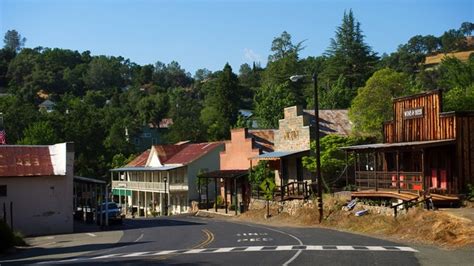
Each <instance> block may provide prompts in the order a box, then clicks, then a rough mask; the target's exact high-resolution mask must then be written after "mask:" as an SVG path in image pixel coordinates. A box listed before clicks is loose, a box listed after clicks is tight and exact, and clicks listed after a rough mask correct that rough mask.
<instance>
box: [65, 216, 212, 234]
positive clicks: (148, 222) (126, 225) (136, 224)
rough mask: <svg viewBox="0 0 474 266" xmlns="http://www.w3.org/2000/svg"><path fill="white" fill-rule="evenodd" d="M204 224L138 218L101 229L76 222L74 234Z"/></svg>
mask: <svg viewBox="0 0 474 266" xmlns="http://www.w3.org/2000/svg"><path fill="white" fill-rule="evenodd" d="M203 224H204V223H199V222H190V221H184V220H180V219H179V217H165V218H164V217H160V218H137V219H125V220H124V221H123V224H121V225H120V224H112V225H110V226H108V227H101V226H98V225H96V224H87V223H84V222H78V221H75V222H74V233H90V232H101V231H117V230H118V231H121V230H131V229H137V228H153V227H168V226H192V225H203Z"/></svg>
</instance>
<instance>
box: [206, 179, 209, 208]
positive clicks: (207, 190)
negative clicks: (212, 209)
mask: <svg viewBox="0 0 474 266" xmlns="http://www.w3.org/2000/svg"><path fill="white" fill-rule="evenodd" d="M206 210H207V211H209V178H207V177H206Z"/></svg>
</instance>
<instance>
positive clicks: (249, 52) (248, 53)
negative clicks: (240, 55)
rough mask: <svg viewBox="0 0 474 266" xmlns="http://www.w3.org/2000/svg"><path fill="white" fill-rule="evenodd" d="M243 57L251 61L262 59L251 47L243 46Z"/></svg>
mask: <svg viewBox="0 0 474 266" xmlns="http://www.w3.org/2000/svg"><path fill="white" fill-rule="evenodd" d="M244 57H245V59H247V60H249V61H252V62H260V61H262V57H261V56H260V55H259V54H257V53H256V52H254V51H253V50H252V49H249V48H245V49H244Z"/></svg>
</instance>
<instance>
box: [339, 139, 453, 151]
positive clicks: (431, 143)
mask: <svg viewBox="0 0 474 266" xmlns="http://www.w3.org/2000/svg"><path fill="white" fill-rule="evenodd" d="M455 143H456V140H455V139H443V140H428V141H411V142H398V143H375V144H367V145H357V146H348V147H342V148H341V150H346V151H372V150H396V149H412V148H429V147H436V146H445V145H453V144H455Z"/></svg>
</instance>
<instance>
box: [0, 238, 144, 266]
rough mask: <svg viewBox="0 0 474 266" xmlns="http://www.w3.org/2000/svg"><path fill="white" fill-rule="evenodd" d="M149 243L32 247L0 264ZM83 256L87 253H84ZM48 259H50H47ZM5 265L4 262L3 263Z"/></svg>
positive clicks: (0, 261) (28, 261)
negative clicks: (9, 261)
mask: <svg viewBox="0 0 474 266" xmlns="http://www.w3.org/2000/svg"><path fill="white" fill-rule="evenodd" d="M146 243H149V242H148V241H143V242H122V243H107V244H86V245H78V246H72V247H49V248H48V247H32V248H28V249H24V250H22V251H20V252H17V253H16V254H14V255H11V256H5V257H2V258H1V259H0V265H3V263H5V262H2V261H8V260H18V259H22V258H31V257H38V256H44V255H51V254H54V255H60V254H68V253H76V252H90V251H94V252H98V251H101V250H105V249H109V248H118V247H123V246H133V245H139V244H146ZM84 256H85V257H86V256H87V255H84ZM40 261H44V259H41V260H40V259H32V260H27V261H17V262H12V264H25V263H27V264H33V263H36V262H40ZM48 261H50V259H48ZM5 265H6V263H5Z"/></svg>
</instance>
